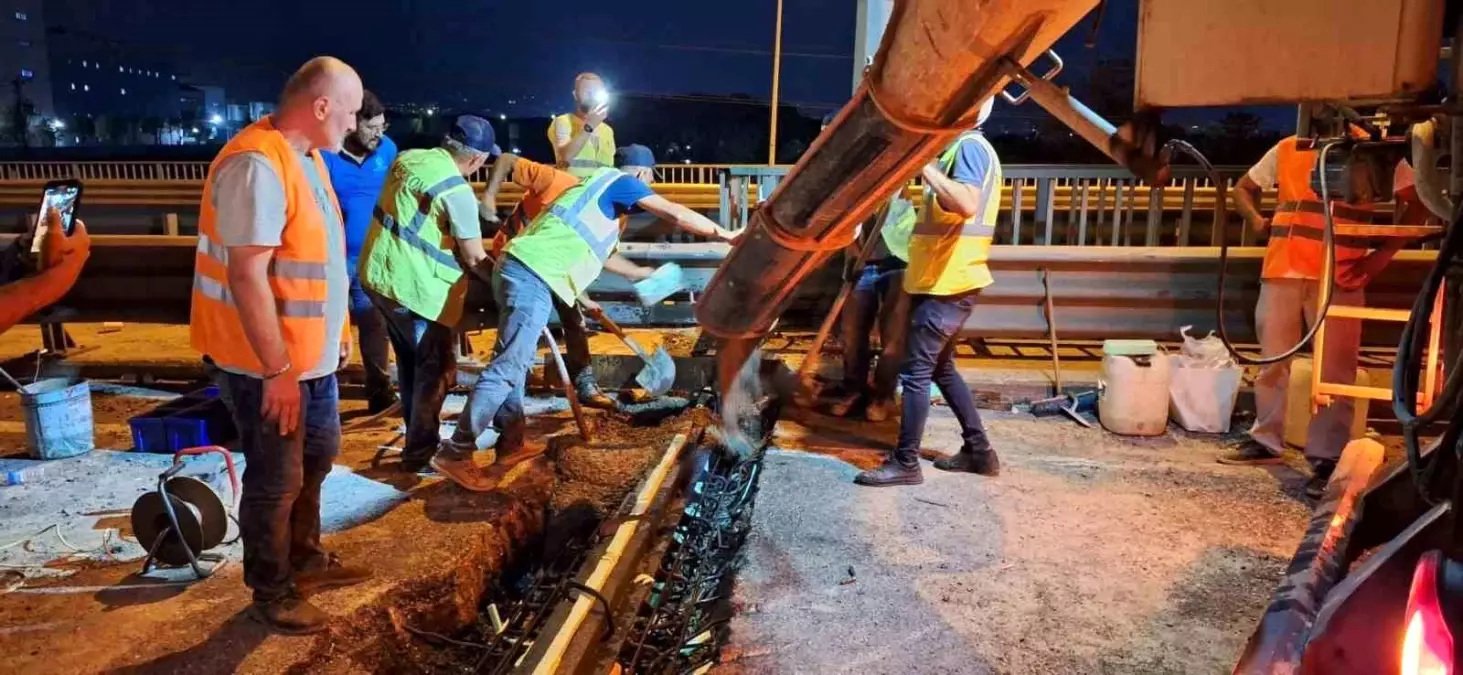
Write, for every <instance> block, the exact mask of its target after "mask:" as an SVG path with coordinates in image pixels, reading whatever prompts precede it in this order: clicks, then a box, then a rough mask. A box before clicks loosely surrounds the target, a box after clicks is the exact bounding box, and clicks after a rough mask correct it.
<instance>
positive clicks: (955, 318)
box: [894, 291, 990, 466]
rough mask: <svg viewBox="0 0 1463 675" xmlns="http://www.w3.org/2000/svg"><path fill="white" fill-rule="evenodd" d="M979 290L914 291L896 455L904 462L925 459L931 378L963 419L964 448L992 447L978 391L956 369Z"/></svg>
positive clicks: (902, 374)
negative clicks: (960, 341)
mask: <svg viewBox="0 0 1463 675" xmlns="http://www.w3.org/2000/svg"><path fill="white" fill-rule="evenodd" d="M979 294H980V292H979V291H971V292H969V293H965V294H962V295H950V296H940V295H911V296H910V306H909V332H908V333H907V334H906V336H905V350H904V365H903V367H902V368H901V369H900V371H899V384H900V386H902V387H903V388H904V406H903V417H902V418H901V419H900V422H899V445H898V446H897V447H896V448H895V449H894V459H895V460H896V461H898V462H899V463H900V464H903V465H904V466H918V465H919V446H920V439H922V438H923V437H924V433H925V422H926V421H927V420H928V419H929V416H930V382H931V381H933V382H934V383H935V384H936V385H937V386H939V387H940V393H941V394H942V395H943V396H944V397H945V402H946V403H947V404H949V406H950V410H951V411H953V412H954V413H955V419H956V420H959V422H960V433H961V436H962V438H963V440H964V445H963V446H962V447H961V449H962V450H971V451H982V450H987V449H989V448H990V441H988V440H987V439H986V433H985V427H984V426H983V425H982V424H981V421H980V413H979V412H977V411H976V409H975V397H973V396H971V394H970V387H968V386H966V384H965V381H964V380H962V379H960V373H959V372H957V371H956V370H955V359H954V355H955V337H956V336H957V335H959V334H960V328H961V327H962V326H964V325H965V320H966V319H968V318H970V312H971V311H972V310H974V309H975V301H976V298H977V297H978V296H979Z"/></svg>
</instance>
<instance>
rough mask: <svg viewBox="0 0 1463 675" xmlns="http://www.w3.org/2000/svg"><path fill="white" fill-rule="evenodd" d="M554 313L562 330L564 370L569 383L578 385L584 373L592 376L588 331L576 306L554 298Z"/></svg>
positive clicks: (557, 297)
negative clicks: (556, 314) (567, 374)
mask: <svg viewBox="0 0 1463 675" xmlns="http://www.w3.org/2000/svg"><path fill="white" fill-rule="evenodd" d="M554 311H555V312H557V313H558V314H559V325H560V326H561V327H563V329H564V352H565V354H564V369H565V370H567V371H569V381H570V382H573V383H574V384H576V385H577V384H579V378H580V376H581V375H583V374H584V373H589V376H590V377H593V376H594V371H592V370H590V369H589V331H588V330H587V329H586V328H585V327H584V313H583V312H580V311H579V306H578V305H571V304H568V303H566V302H564V301H563V300H560V299H559V296H557V295H555V296H554Z"/></svg>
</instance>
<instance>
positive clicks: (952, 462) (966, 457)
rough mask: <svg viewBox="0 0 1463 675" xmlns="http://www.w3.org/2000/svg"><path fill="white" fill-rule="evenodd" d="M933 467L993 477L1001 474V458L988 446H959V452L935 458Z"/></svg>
mask: <svg viewBox="0 0 1463 675" xmlns="http://www.w3.org/2000/svg"><path fill="white" fill-rule="evenodd" d="M935 468H936V469H939V470H941V471H957V472H965V473H974V474H979V475H982V476H990V477H995V476H999V475H1001V458H999V457H997V456H996V451H995V450H991V449H990V448H986V449H985V450H970V449H967V448H961V449H960V452H957V453H955V454H953V455H950V456H949V457H944V458H941V459H937V460H935Z"/></svg>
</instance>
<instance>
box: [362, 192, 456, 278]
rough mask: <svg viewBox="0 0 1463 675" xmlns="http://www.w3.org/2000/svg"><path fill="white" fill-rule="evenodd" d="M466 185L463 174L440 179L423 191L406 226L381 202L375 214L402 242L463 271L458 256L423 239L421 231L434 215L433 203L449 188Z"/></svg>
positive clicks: (449, 266) (445, 264) (438, 261)
mask: <svg viewBox="0 0 1463 675" xmlns="http://www.w3.org/2000/svg"><path fill="white" fill-rule="evenodd" d="M464 185H468V182H467V179H465V178H463V177H462V176H450V177H448V178H445V179H443V180H442V181H439V182H438V183H437V184H436V185H433V186H432V187H429V188H427V191H426V192H424V193H422V197H421V199H420V200H418V202H417V211H416V213H413V214H412V215H411V220H410V221H408V222H407V224H406V226H405V227H403V226H401V224H400V223H397V222H396V219H395V218H392V217H391V214H389V213H386V211H385V210H384V209H382V208H381V204H380V203H379V202H378V203H377V204H376V210H375V211H374V215H375V217H376V220H378V221H380V222H381V226H382V227H383V228H385V230H386V231H387V232H390V233H391V234H392V236H394V237H396V238H397V239H400V240H401V242H402V243H404V244H406V245H407V246H410V247H412V248H414V249H417V250H418V251H421V252H422V253H425V254H426V255H427V257H429V258H431V259H432V260H435V261H437V263H439V264H441V265H443V266H445V267H447V268H448V269H451V270H453V271H456V272H461V271H462V266H461V265H459V264H458V263H457V258H456V257H455V256H453V255H452V253H451V252H448V251H443V250H442V248H441V246H439V245H437V244H434V243H432V242H429V241H427V240H426V239H423V238H422V235H421V231H422V226H423V225H425V224H426V222H427V218H429V217H430V216H431V215H432V204H433V203H434V202H436V201H437V198H438V197H441V196H442V195H444V194H446V193H447V191H448V190H451V189H453V188H457V187H462V186H464Z"/></svg>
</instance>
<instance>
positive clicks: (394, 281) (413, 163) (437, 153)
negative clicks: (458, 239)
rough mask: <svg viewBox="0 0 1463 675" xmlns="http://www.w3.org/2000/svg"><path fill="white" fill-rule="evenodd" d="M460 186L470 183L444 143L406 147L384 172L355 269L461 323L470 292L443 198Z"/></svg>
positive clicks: (384, 290)
mask: <svg viewBox="0 0 1463 675" xmlns="http://www.w3.org/2000/svg"><path fill="white" fill-rule="evenodd" d="M455 192H472V185H471V184H469V183H468V182H467V179H465V178H463V177H462V172H461V170H459V169H458V167H457V163H456V162H455V161H453V159H452V155H451V154H449V153H448V152H447V151H446V150H445V149H442V148H433V149H430V150H408V151H406V152H403V153H401V155H399V156H398V157H397V158H396V163H394V164H392V165H391V170H390V171H389V172H388V173H387V174H386V184H385V186H383V187H382V188H381V199H380V200H379V201H378V202H377V203H376V210H375V212H374V213H373V215H372V217H371V229H370V231H368V232H367V233H366V243H365V245H364V246H362V247H361V262H360V269H359V270H358V277H359V278H360V280H361V285H362V286H364V287H365V288H368V289H370V290H372V291H374V292H376V293H379V294H380V295H382V296H383V297H386V298H389V299H391V300H392V301H394V302H396V304H398V305H401V306H402V307H405V308H406V309H409V310H411V311H412V312H413V313H415V314H417V315H418V316H421V317H423V318H426V319H430V320H432V321H435V322H436V323H439V324H442V325H444V326H456V325H457V323H458V322H459V321H460V320H461V319H462V312H463V305H464V303H465V301H466V299H467V277H466V275H465V274H464V273H463V269H462V265H461V264H460V263H459V262H458V260H457V256H456V255H454V253H453V252H454V251H455V250H456V244H455V240H454V239H453V236H452V228H451V225H450V219H449V217H448V214H447V208H446V202H445V200H444V197H446V196H447V195H449V194H452V193H455ZM474 225H476V223H474Z"/></svg>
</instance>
